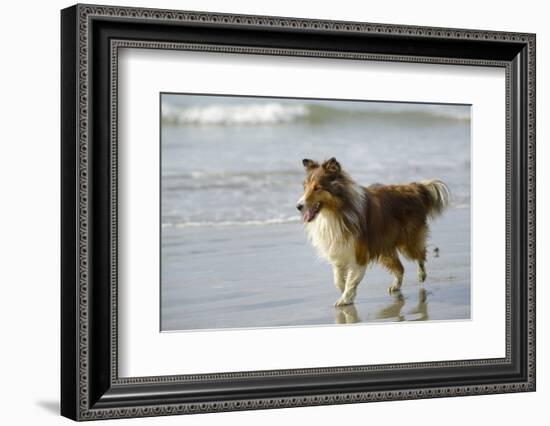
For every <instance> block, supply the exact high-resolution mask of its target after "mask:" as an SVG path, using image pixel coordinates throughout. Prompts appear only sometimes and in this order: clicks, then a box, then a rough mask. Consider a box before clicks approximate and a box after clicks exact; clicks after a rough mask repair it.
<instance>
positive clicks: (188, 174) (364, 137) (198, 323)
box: [159, 93, 475, 332]
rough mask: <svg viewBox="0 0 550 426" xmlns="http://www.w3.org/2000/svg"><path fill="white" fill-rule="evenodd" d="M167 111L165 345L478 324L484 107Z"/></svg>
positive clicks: (326, 103) (207, 105)
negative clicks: (475, 148)
mask: <svg viewBox="0 0 550 426" xmlns="http://www.w3.org/2000/svg"><path fill="white" fill-rule="evenodd" d="M159 103H160V114H159V115H160V151H161V160H160V161H161V167H160V174H161V176H160V182H161V183H160V185H161V188H160V194H161V197H160V198H161V200H160V216H161V224H160V231H159V232H160V241H161V249H160V250H161V253H160V255H161V268H160V275H161V277H160V278H161V279H160V289H159V291H160V296H161V297H160V304H161V306H160V317H161V318H160V331H162V332H175V331H192V330H203V331H204V330H216V329H239V328H260V327H297V326H328V325H333V326H334V325H339V326H340V325H342V324H373V323H388V322H393V323H395V322H403V321H468V320H470V319H471V309H472V307H471V305H472V303H475V301H472V300H471V294H472V289H471V285H472V283H471V199H470V194H471V184H472V182H471V105H466V104H434V103H418V102H415V103H413V102H407V101H406V100H404V101H403V102H393V101H392V102H387V101H379V100H377V101H372V100H349V99H345V100H344V99H309V98H308V99H305V98H283V97H254V96H239V95H225V94H224V95H218V94H191V93H161V94H160V102H159Z"/></svg>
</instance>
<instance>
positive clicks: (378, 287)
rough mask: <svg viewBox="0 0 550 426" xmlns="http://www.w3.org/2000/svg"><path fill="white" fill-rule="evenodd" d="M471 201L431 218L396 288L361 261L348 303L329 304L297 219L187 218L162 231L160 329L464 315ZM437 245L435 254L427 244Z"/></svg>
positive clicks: (328, 283)
mask: <svg viewBox="0 0 550 426" xmlns="http://www.w3.org/2000/svg"><path fill="white" fill-rule="evenodd" d="M469 227H470V224H469V210H467V209H453V210H449V211H447V212H446V213H445V214H444V215H443V216H442V217H441V218H439V219H437V220H436V221H434V222H433V223H432V225H431V238H430V240H429V246H428V260H427V263H426V269H427V273H428V278H427V280H426V282H425V283H424V285H423V286H420V285H419V284H418V283H417V281H416V266H415V264H413V263H411V262H407V261H404V262H403V264H404V266H405V277H404V281H403V287H402V291H401V293H400V294H397V295H390V294H389V293H388V290H387V288H388V286H389V284H390V282H391V280H392V277H391V276H390V275H389V274H388V272H386V271H385V270H384V269H382V268H381V267H379V266H376V265H373V266H371V267H369V269H368V270H367V273H366V275H365V278H364V279H363V281H362V282H361V284H360V285H359V287H358V292H357V298H356V300H355V304H354V305H350V306H346V307H343V308H336V307H334V306H333V305H334V302H335V300H336V299H337V298H338V296H339V293H338V291H337V289H336V288H335V287H334V285H333V283H332V272H331V267H330V265H329V264H327V263H326V262H324V261H322V260H320V259H318V258H317V256H316V255H315V252H314V250H313V247H311V246H310V245H309V243H308V242H307V240H306V236H305V232H304V230H303V228H302V225H301V224H300V223H298V222H297V223H285V224H272V225H264V226H258V225H243V226H227V227H210V228H200V227H188V228H180V229H170V230H169V231H167V232H165V233H164V234H163V237H164V238H163V253H162V270H163V271H168V273H166V274H163V276H162V284H163V285H162V292H161V298H162V324H161V328H162V330H163V331H175V330H196V329H218V328H241V327H281V326H305V325H324V324H325V325H326V324H348V323H359V322H380V321H423V320H434V321H437V320H459V319H469V318H470V309H471V306H470V254H469V253H470V251H469V241H457V240H456V238H455V236H456V235H457V233H458V234H459V235H460V233H461V231H463V230H464V228H467V229H469ZM436 247H437V248H438V249H439V250H438V256H437V257H436V251H434V249H435V248H436Z"/></svg>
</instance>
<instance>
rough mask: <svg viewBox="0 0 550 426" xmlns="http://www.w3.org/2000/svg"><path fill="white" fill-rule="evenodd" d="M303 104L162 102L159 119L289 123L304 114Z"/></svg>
mask: <svg viewBox="0 0 550 426" xmlns="http://www.w3.org/2000/svg"><path fill="white" fill-rule="evenodd" d="M307 114H308V109H307V108H306V106H305V105H300V104H298V105H282V104H279V103H275V102H273V103H261V104H248V105H208V106H194V107H188V108H174V107H170V106H168V105H165V106H164V107H163V110H162V118H163V120H165V121H167V122H170V123H174V124H191V125H206V126H208V125H210V126H211V125H254V124H256V125H257V124H279V123H289V122H292V121H294V120H296V119H298V118H301V117H305V116H306V115H307Z"/></svg>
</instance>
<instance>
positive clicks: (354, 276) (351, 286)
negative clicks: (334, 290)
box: [335, 264, 367, 306]
mask: <svg viewBox="0 0 550 426" xmlns="http://www.w3.org/2000/svg"><path fill="white" fill-rule="evenodd" d="M366 270H367V266H366V265H365V266H361V265H357V264H356V265H353V266H351V267H350V268H349V270H348V274H347V277H346V286H345V288H344V292H343V293H342V295H341V296H340V298H339V299H338V300H337V301H336V303H335V306H345V305H351V304H352V303H353V301H354V300H355V294H356V293H357V286H358V285H359V283H360V282H361V280H362V279H363V277H364V276H365V271H366Z"/></svg>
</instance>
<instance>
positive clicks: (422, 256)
mask: <svg viewBox="0 0 550 426" xmlns="http://www.w3.org/2000/svg"><path fill="white" fill-rule="evenodd" d="M427 235H428V228H427V226H425V225H424V226H422V227H420V229H419V230H418V231H417V232H416V233H415V234H414V235H413V238H409V240H408V241H407V243H406V245H404V246H402V247H400V250H401V252H402V253H403V254H404V255H405V257H407V258H408V259H411V260H415V261H416V262H417V263H418V268H417V270H416V273H417V277H418V282H419V283H420V284H422V283H423V282H424V281H426V275H427V274H426V266H425V263H426V237H427Z"/></svg>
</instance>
